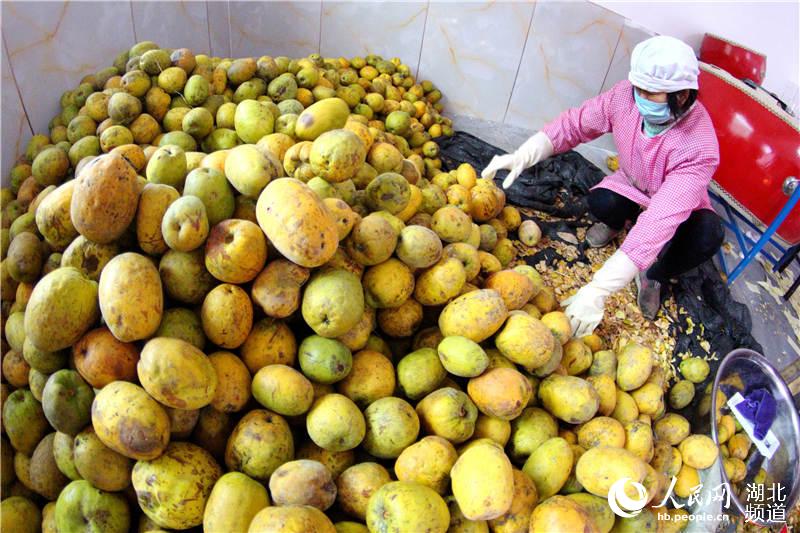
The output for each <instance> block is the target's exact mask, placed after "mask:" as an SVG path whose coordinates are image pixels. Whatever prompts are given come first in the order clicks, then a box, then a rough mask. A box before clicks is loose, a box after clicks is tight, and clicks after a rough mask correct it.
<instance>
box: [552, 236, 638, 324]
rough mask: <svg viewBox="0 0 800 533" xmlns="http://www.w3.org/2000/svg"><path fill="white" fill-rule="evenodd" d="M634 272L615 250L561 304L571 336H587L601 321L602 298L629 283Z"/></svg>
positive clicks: (622, 253) (635, 267)
mask: <svg viewBox="0 0 800 533" xmlns="http://www.w3.org/2000/svg"><path fill="white" fill-rule="evenodd" d="M638 272H639V268H638V267H637V266H636V265H635V264H634V262H633V261H631V260H630V258H629V257H628V256H627V255H626V254H625V252H623V251H622V250H617V251H616V252H614V255H612V256H611V257H609V258H608V260H607V261H606V262H605V264H604V265H603V267H602V268H601V269H600V270H598V271H597V273H595V275H594V277H593V278H592V281H591V282H589V283H588V284H586V285H585V286H583V287H581V289H580V290H578V292H577V293H575V295H574V296H572V297H570V298H567V299H566V300H564V301H563V302H561V305H562V306H566V309H564V313H565V314H566V315H567V317H568V318H569V322H570V325H571V326H572V336H573V337H583V336H585V335H589V334H591V333H592V332H593V331H594V329H595V328H596V327H597V326H598V325H599V324H600V321H602V320H603V312H604V309H605V304H606V298H608V297H609V296H610V295H611V294H612V293H614V292H616V291H618V290H620V289H622V288H623V287H625V286H626V285H627V284H628V283H630V282H631V280H632V279H633V278H634V277H635V276H636V274H637V273H638Z"/></svg>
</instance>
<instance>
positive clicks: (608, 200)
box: [588, 189, 725, 283]
mask: <svg viewBox="0 0 800 533" xmlns="http://www.w3.org/2000/svg"><path fill="white" fill-rule="evenodd" d="M588 200H589V210H590V211H591V213H592V215H594V217H595V218H597V219H598V220H599V221H600V222H603V223H605V224H606V225H607V226H608V227H610V228H612V229H615V230H621V229H622V228H624V227H625V223H626V222H628V221H631V222H633V223H635V222H636V219H637V217H638V216H639V213H641V212H642V208H641V207H640V206H639V204H637V203H636V202H634V201H632V200H629V199H627V198H625V197H624V196H622V195H621V194H617V193H615V192H613V191H609V190H608V189H594V190H593V191H591V192H590V193H589V197H588ZM724 235H725V232H724V230H723V229H722V222H721V221H720V218H719V216H718V215H717V214H716V213H715V212H714V211H712V210H711V209H698V210H697V211H693V212H692V214H691V215H689V218H688V219H686V220H685V221H684V222H683V224H681V225H680V226H678V229H677V230H676V231H675V236H674V237H673V238H672V240H671V241H669V242H668V243H667V244H666V245H665V246H664V248H663V249H662V250H661V253H660V254H659V256H658V259H657V260H656V262H655V263H654V264H653V265H652V266H651V267H650V268H649V269H648V271H647V277H648V278H650V279H652V280H655V281H660V282H661V283H664V282H666V281H668V280H669V279H670V278H675V277H677V276H678V275H680V274H683V273H684V272H687V271H689V270H691V269H693V268H694V267H696V266H698V265H700V264H701V263H703V262H704V261H705V260H706V259H710V258H712V257H713V256H714V254H715V253H717V250H719V247H720V245H721V244H722V239H723V237H724Z"/></svg>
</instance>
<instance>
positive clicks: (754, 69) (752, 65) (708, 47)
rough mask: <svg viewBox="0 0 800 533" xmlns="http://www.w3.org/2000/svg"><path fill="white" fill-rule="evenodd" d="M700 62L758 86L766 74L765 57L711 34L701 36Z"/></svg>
mask: <svg viewBox="0 0 800 533" xmlns="http://www.w3.org/2000/svg"><path fill="white" fill-rule="evenodd" d="M700 61H702V62H704V63H710V64H711V65H716V66H718V67H719V68H721V69H723V70H726V71H728V72H730V73H731V74H732V75H733V77H735V78H738V79H740V80H743V79H749V80H753V81H754V82H756V83H757V84H759V85H761V83H762V82H763V81H764V76H765V75H766V72H767V56H765V55H763V54H760V53H758V52H756V51H754V50H750V49H749V48H746V47H744V46H742V45H740V44H737V43H734V42H732V41H729V40H727V39H725V38H723V37H719V36H717V35H713V34H711V33H706V34H705V35H704V36H703V42H702V43H701V44H700Z"/></svg>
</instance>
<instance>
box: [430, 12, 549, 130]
mask: <svg viewBox="0 0 800 533" xmlns="http://www.w3.org/2000/svg"><path fill="white" fill-rule="evenodd" d="M533 9H534V4H533V3H532V2H485V1H483V2H431V4H430V6H429V8H428V20H427V22H426V24H425V36H424V39H423V42H422V56H421V59H420V66H419V76H418V77H419V78H420V79H431V80H433V81H434V82H435V83H436V85H437V86H438V87H439V88H440V89H441V90H442V93H443V94H444V96H445V98H444V99H443V101H444V104H445V109H446V111H447V112H449V113H451V114H465V115H471V116H474V117H478V118H482V119H487V120H496V121H502V120H503V115H504V114H505V111H506V107H507V106H508V99H509V96H510V94H511V90H512V88H513V86H514V77H515V76H516V72H517V67H518V66H519V62H520V55H521V52H522V49H523V46H524V43H525V38H526V36H527V34H528V29H529V27H530V21H531V15H532V13H533Z"/></svg>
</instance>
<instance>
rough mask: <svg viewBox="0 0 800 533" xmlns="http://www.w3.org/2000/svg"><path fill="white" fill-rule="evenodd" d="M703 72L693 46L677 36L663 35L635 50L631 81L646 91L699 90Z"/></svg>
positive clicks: (641, 44)
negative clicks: (698, 85) (698, 81)
mask: <svg viewBox="0 0 800 533" xmlns="http://www.w3.org/2000/svg"><path fill="white" fill-rule="evenodd" d="M699 74H700V68H699V66H698V64H697V58H696V57H695V55H694V50H692V47H691V46H689V45H688V44H686V43H685V42H683V41H681V40H680V39H676V38H675V37H668V36H666V35H659V36H657V37H651V38H650V39H647V40H646V41H642V42H640V43H639V44H637V45H636V47H635V48H634V49H633V53H632V54H631V71H630V73H628V80H629V81H630V82H631V83H632V84H633V85H635V86H636V87H639V88H640V89H644V90H645V91H650V92H654V93H660V92H666V93H671V92H675V91H681V90H683V89H697V76H698V75H699Z"/></svg>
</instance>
